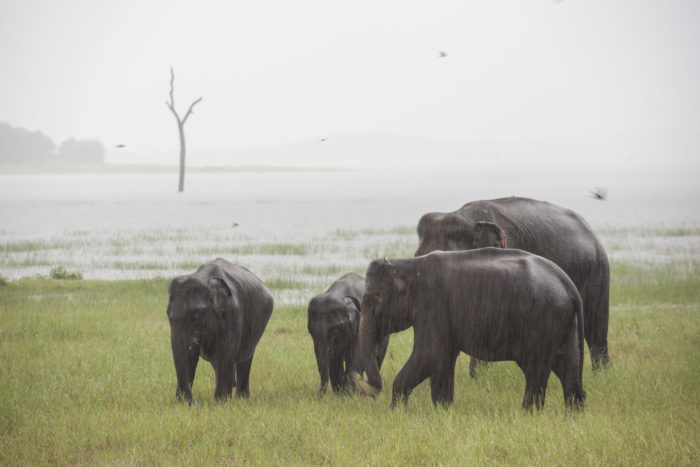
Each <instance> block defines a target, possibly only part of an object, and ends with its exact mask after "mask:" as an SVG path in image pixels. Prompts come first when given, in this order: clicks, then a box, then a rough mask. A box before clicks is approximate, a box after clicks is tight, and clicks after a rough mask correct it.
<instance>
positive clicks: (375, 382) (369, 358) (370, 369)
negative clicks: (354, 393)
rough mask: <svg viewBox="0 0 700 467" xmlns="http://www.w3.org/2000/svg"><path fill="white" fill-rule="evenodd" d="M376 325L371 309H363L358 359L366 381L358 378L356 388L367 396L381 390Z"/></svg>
mask: <svg viewBox="0 0 700 467" xmlns="http://www.w3.org/2000/svg"><path fill="white" fill-rule="evenodd" d="M377 342H378V339H377V326H376V322H375V318H374V313H373V311H372V310H369V309H368V310H363V312H362V317H361V318H360V359H361V361H362V368H363V369H364V370H365V373H366V374H367V381H366V382H365V381H363V380H358V381H356V382H355V383H356V385H357V388H358V390H359V391H360V392H361V393H363V394H365V395H369V396H374V395H376V394H377V393H378V392H379V391H381V390H382V377H381V376H380V374H379V365H378V363H377Z"/></svg>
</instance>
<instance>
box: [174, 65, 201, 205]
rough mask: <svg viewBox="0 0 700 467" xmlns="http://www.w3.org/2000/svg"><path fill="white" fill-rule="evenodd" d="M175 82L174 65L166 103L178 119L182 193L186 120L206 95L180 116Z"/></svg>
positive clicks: (180, 185) (181, 186)
mask: <svg viewBox="0 0 700 467" xmlns="http://www.w3.org/2000/svg"><path fill="white" fill-rule="evenodd" d="M174 82H175V72H174V71H173V67H170V102H168V101H165V104H166V105H167V106H168V108H169V109H170V111H171V112H172V113H173V115H174V116H175V120H177V130H178V132H179V133H180V184H179V185H178V191H179V192H180V193H182V192H183V191H185V122H186V121H187V118H188V117H189V116H190V115H192V114H193V112H192V109H194V106H195V105H197V104H198V103H199V102H201V100H202V99H203V98H204V97H200V98H199V99H197V100H195V101H194V102H192V103H191V104H190V108H189V109H187V113H185V116H184V117H182V118H180V115H179V114H178V113H177V110H175V96H174V87H173V83H174Z"/></svg>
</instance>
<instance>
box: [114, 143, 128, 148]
mask: <svg viewBox="0 0 700 467" xmlns="http://www.w3.org/2000/svg"><path fill="white" fill-rule="evenodd" d="M114 147H115V148H117V149H121V148H125V147H126V144H122V143H119V144H117V145H115V146H114Z"/></svg>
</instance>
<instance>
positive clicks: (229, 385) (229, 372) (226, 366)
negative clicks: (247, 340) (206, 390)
mask: <svg viewBox="0 0 700 467" xmlns="http://www.w3.org/2000/svg"><path fill="white" fill-rule="evenodd" d="M214 373H215V377H216V389H215V390H214V397H215V398H216V400H218V401H223V400H225V399H230V398H231V393H232V391H233V382H234V380H235V365H234V364H233V363H232V362H228V361H225V362H219V363H217V365H216V366H215V367H214Z"/></svg>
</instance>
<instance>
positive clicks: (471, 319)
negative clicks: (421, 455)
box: [360, 248, 585, 409]
mask: <svg viewBox="0 0 700 467" xmlns="http://www.w3.org/2000/svg"><path fill="white" fill-rule="evenodd" d="M366 277H367V290H366V291H365V295H364V297H363V298H362V317H361V319H360V352H361V357H362V362H363V365H364V367H365V371H366V372H367V383H368V384H369V386H370V387H369V388H367V387H366V386H364V387H363V386H360V389H361V390H363V392H369V393H372V392H373V389H374V390H381V387H382V378H381V376H380V374H379V368H378V367H377V365H376V358H375V354H374V348H375V345H376V343H377V342H379V341H380V340H381V339H383V338H384V337H385V336H386V335H388V334H390V333H394V332H398V331H402V330H404V329H406V328H408V327H410V326H413V334H414V341H413V353H412V354H411V356H410V358H409V359H408V361H407V362H406V364H405V365H404V367H403V368H402V369H401V371H400V372H399V373H398V375H397V376H396V378H395V379H394V386H393V393H392V401H391V405H392V407H394V406H395V405H396V403H397V401H398V400H403V401H404V402H406V401H407V400H408V396H409V394H410V393H411V391H412V390H413V388H414V387H416V386H417V385H418V384H420V383H421V382H422V381H423V380H425V379H426V378H428V377H429V378H430V389H431V396H432V400H433V403H434V404H436V405H437V404H442V405H445V406H447V405H449V404H451V403H452V400H453V397H454V369H455V361H456V359H457V355H458V354H459V352H460V351H463V352H466V353H468V354H469V355H473V356H475V357H477V358H479V359H482V360H487V361H502V360H514V361H515V362H517V364H518V365H519V366H520V368H521V369H522V371H523V373H524V374H525V397H524V399H523V407H524V408H526V409H530V408H531V407H532V405H533V404H534V405H535V406H536V407H537V408H538V409H539V408H541V407H542V406H543V404H544V399H545V391H546V389H547V381H548V379H549V374H550V372H551V371H554V373H555V374H556V375H557V376H558V377H559V380H560V381H561V384H562V387H563V390H564V401H565V403H566V405H567V406H572V407H574V408H582V407H583V404H584V400H585V392H584V390H583V383H582V369H583V315H582V308H581V297H580V296H579V293H578V291H577V290H576V286H575V285H574V283H573V282H572V281H571V279H569V277H568V276H567V275H566V273H565V272H564V271H562V270H561V268H559V267H558V266H557V265H556V264H554V263H553V262H552V261H550V260H548V259H545V258H542V257H540V256H536V255H533V254H531V253H528V252H525V251H522V250H514V249H500V248H482V249H478V250H471V251H452V252H444V251H436V252H433V253H430V254H428V255H425V256H420V257H418V258H409V259H392V260H387V259H383V260H375V261H373V262H372V263H371V264H370V265H369V268H368V269H367V276H366ZM368 390H369V391H368Z"/></svg>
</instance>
